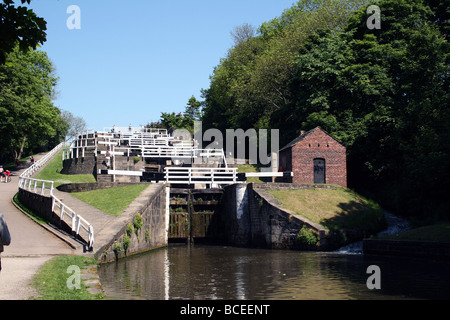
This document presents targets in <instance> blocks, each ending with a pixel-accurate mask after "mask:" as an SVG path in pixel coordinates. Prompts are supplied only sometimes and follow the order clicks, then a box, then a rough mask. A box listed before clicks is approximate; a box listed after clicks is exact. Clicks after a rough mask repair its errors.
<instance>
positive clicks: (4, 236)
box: [0, 213, 11, 271]
mask: <svg viewBox="0 0 450 320" xmlns="http://www.w3.org/2000/svg"><path fill="white" fill-rule="evenodd" d="M10 243H11V235H10V234H9V230H8V225H7V224H6V221H5V217H4V216H3V213H0V271H2V257H1V253H2V252H3V246H9V245H10Z"/></svg>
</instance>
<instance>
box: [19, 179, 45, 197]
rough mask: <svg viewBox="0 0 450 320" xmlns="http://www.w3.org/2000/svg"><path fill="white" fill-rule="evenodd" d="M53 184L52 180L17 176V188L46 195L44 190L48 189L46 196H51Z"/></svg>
mask: <svg viewBox="0 0 450 320" xmlns="http://www.w3.org/2000/svg"><path fill="white" fill-rule="evenodd" d="M53 186H54V182H53V181H46V180H38V179H32V178H25V177H20V178H19V189H23V190H26V191H29V192H31V193H35V194H39V195H41V196H46V191H47V190H48V196H50V197H53Z"/></svg>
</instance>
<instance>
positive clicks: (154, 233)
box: [95, 184, 170, 263]
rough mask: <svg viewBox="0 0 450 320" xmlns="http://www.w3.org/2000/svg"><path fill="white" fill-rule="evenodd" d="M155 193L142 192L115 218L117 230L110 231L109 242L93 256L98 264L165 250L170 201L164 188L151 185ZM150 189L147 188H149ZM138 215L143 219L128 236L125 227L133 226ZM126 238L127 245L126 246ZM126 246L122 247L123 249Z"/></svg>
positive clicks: (162, 185) (164, 186) (152, 191)
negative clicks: (163, 248) (161, 248)
mask: <svg viewBox="0 0 450 320" xmlns="http://www.w3.org/2000/svg"><path fill="white" fill-rule="evenodd" d="M152 186H154V187H156V188H158V189H157V190H150V189H147V190H150V191H151V192H149V193H150V194H146V191H147V190H146V191H144V192H143V193H142V194H141V195H140V196H139V197H138V198H137V199H136V200H135V201H133V204H132V205H130V206H129V207H128V208H127V209H126V210H125V211H124V212H123V213H122V214H121V215H120V217H118V220H117V223H116V224H115V225H116V227H114V228H112V230H111V232H109V235H110V239H111V240H110V241H109V242H108V243H107V244H106V245H105V246H103V247H101V248H99V249H98V250H97V251H96V253H95V255H96V256H97V257H98V258H99V261H100V262H102V263H103V262H110V261H114V260H117V259H120V258H123V257H126V256H129V255H132V254H137V253H141V252H145V251H149V250H152V249H156V248H160V247H165V246H167V244H168V238H167V221H168V218H169V217H168V210H167V209H168V206H167V204H168V202H167V201H166V200H167V198H168V197H170V192H169V194H168V189H169V188H167V186H166V185H164V184H161V185H152ZM152 186H151V187H149V188H152ZM138 214H139V215H140V216H141V217H142V220H143V225H142V227H141V228H140V229H138V230H136V229H135V228H134V227H133V229H132V231H131V234H128V233H127V226H128V224H131V225H133V223H134V221H135V219H136V217H137V216H138ZM127 238H128V239H129V245H128V247H127V246H126V242H127ZM124 244H125V245H124Z"/></svg>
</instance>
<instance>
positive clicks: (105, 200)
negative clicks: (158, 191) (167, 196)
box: [71, 184, 149, 216]
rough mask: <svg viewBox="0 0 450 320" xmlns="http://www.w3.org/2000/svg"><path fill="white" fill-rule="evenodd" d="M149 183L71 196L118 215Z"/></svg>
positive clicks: (77, 193)
mask: <svg viewBox="0 0 450 320" xmlns="http://www.w3.org/2000/svg"><path fill="white" fill-rule="evenodd" d="M148 186H149V185H148V184H139V185H133V186H126V187H119V188H109V189H102V190H94V191H87V192H76V193H71V195H72V196H74V197H76V198H78V199H80V200H81V201H84V202H86V203H88V204H90V205H91V206H93V207H95V208H97V209H100V210H102V211H103V212H106V213H108V214H110V215H113V216H118V215H120V214H121V213H122V212H123V210H125V209H126V207H128V206H129V205H130V203H131V202H132V201H133V200H135V199H136V198H137V197H138V196H139V195H140V194H141V193H142V191H144V190H145V189H146V188H147V187H148Z"/></svg>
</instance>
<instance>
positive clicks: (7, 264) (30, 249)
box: [0, 155, 74, 300]
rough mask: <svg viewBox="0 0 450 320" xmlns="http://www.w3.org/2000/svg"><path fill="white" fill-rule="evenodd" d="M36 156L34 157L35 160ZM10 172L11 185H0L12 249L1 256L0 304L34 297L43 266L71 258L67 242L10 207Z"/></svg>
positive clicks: (15, 182) (14, 184)
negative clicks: (34, 282) (34, 284)
mask: <svg viewBox="0 0 450 320" xmlns="http://www.w3.org/2000/svg"><path fill="white" fill-rule="evenodd" d="M39 158H40V156H39V155H37V156H35V159H36V160H38V159H39ZM23 170H24V169H22V170H19V171H15V172H13V176H12V179H13V180H12V182H11V183H0V199H1V201H0V212H1V213H3V214H4V216H5V219H6V222H7V224H8V229H9V231H10V233H11V245H10V246H7V247H5V251H4V252H3V253H2V254H1V259H2V271H0V300H23V299H29V298H30V297H33V296H35V295H36V292H35V290H34V289H33V287H32V285H31V283H32V279H33V276H34V275H35V274H36V272H37V271H38V270H39V268H40V267H42V265H43V264H44V263H45V262H47V261H48V260H50V259H51V258H53V257H55V256H58V255H66V254H69V255H70V254H74V249H73V248H72V247H71V246H69V245H68V244H67V243H66V242H64V241H62V240H61V239H60V238H58V237H56V236H55V235H54V234H52V233H51V232H48V231H47V230H46V229H44V228H43V227H42V226H40V225H39V224H37V223H36V222H34V221H33V220H31V219H30V218H29V217H28V216H26V215H24V214H23V213H22V212H21V211H20V210H18V209H17V208H16V207H15V206H14V205H13V204H12V198H13V197H14V195H15V194H16V193H17V190H18V181H19V176H20V174H21V173H22V172H23Z"/></svg>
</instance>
